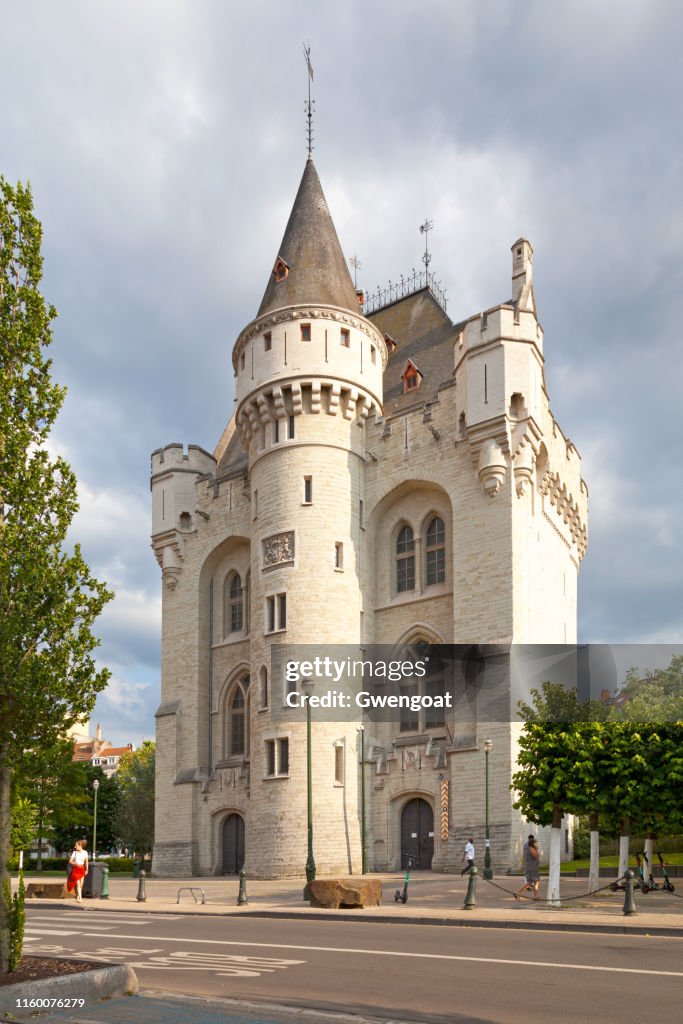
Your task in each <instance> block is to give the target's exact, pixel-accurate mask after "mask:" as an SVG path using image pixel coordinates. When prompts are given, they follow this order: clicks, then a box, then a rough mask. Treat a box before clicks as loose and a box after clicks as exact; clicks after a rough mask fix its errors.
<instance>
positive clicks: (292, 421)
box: [289, 416, 294, 441]
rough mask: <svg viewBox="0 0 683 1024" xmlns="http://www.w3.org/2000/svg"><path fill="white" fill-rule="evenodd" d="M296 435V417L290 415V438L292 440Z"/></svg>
mask: <svg viewBox="0 0 683 1024" xmlns="http://www.w3.org/2000/svg"><path fill="white" fill-rule="evenodd" d="M293 437H294V417H293V416H290V417H289V440H290V441H291V440H292V438H293Z"/></svg>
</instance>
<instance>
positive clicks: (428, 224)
mask: <svg viewBox="0 0 683 1024" xmlns="http://www.w3.org/2000/svg"><path fill="white" fill-rule="evenodd" d="M433 227H434V221H433V220H425V222H424V224H420V234H421V235H424V236H425V252H424V256H423V257H422V262H423V263H424V265H425V270H427V271H428V270H429V264H430V263H431V262H432V254H431V253H430V251H429V249H428V248H427V236H428V235H429V232H430V231H431V230H432V228H433Z"/></svg>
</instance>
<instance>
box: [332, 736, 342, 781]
mask: <svg viewBox="0 0 683 1024" xmlns="http://www.w3.org/2000/svg"><path fill="white" fill-rule="evenodd" d="M334 782H335V785H337V786H343V785H344V748H343V746H342V745H341V743H339V744H337V746H336V747H335V748H334Z"/></svg>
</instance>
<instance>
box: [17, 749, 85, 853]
mask: <svg viewBox="0 0 683 1024" xmlns="http://www.w3.org/2000/svg"><path fill="white" fill-rule="evenodd" d="M72 758H73V744H72V743H71V741H70V740H67V739H64V738H62V737H58V738H57V739H52V738H51V737H49V736H47V737H44V738H42V739H41V740H40V741H38V742H35V743H34V746H33V747H31V749H29V750H26V751H24V755H23V757H22V759H21V769H20V771H17V772H16V773H15V788H16V790H17V792H18V793H19V794H21V795H23V796H25V797H28V798H29V799H30V800H31V801H32V802H33V803H35V805H36V809H37V818H38V834H39V836H40V838H41V843H40V844H39V847H38V857H37V860H36V868H37V870H38V871H40V870H42V848H43V842H42V841H47V842H49V843H54V833H55V829H59V828H61V827H63V826H65V825H66V824H68V825H69V826H70V827H72V828H76V829H77V831H78V837H77V838H81V837H82V836H83V835H85V834H87V828H88V826H89V824H90V822H91V821H92V817H91V815H89V814H88V810H87V808H85V809H84V807H83V801H84V792H83V791H84V788H85V786H86V785H87V781H86V775H85V771H84V769H85V765H83V764H80V763H78V762H75V761H73V759H72Z"/></svg>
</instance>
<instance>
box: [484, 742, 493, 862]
mask: <svg viewBox="0 0 683 1024" xmlns="http://www.w3.org/2000/svg"><path fill="white" fill-rule="evenodd" d="M492 750H493V740H488V739H487V740H484V755H485V758H486V762H485V763H486V850H485V852H484V878H489V879H491V878H493V868H492V867H491V842H490V838H489V754H490V753H491V751H492Z"/></svg>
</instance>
